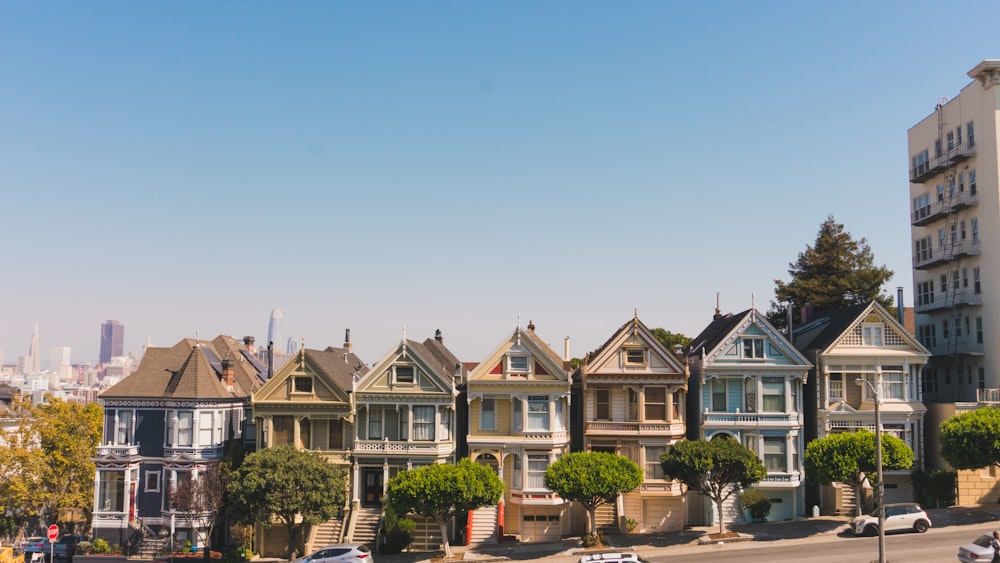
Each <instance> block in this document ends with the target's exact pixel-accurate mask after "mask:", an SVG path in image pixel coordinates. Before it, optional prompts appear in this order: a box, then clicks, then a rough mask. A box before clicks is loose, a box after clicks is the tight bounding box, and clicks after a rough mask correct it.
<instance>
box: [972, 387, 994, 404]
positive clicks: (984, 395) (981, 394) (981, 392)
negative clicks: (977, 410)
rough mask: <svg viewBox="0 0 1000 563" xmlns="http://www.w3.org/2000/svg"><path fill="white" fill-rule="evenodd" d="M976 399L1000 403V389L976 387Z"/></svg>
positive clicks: (982, 401) (983, 401) (981, 401)
mask: <svg viewBox="0 0 1000 563" xmlns="http://www.w3.org/2000/svg"><path fill="white" fill-rule="evenodd" d="M976 401H977V402H980V403H992V404H1000V389H976Z"/></svg>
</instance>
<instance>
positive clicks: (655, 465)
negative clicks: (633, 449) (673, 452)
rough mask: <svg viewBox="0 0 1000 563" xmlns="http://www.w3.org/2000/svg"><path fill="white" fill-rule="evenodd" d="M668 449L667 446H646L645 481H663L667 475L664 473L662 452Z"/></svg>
mask: <svg viewBox="0 0 1000 563" xmlns="http://www.w3.org/2000/svg"><path fill="white" fill-rule="evenodd" d="M665 451H667V447H666V446H646V447H645V448H644V451H643V455H644V456H645V457H646V459H645V467H644V468H643V480H644V481H663V480H665V479H666V478H667V477H666V476H665V475H664V474H663V465H662V464H661V463H660V454H662V453H664V452H665Z"/></svg>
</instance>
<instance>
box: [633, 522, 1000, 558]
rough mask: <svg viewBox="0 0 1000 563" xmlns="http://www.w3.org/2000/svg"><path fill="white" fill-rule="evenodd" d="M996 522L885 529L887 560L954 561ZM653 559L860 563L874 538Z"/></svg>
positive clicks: (753, 545) (718, 548)
mask: <svg viewBox="0 0 1000 563" xmlns="http://www.w3.org/2000/svg"><path fill="white" fill-rule="evenodd" d="M997 527H998V524H997V523H995V522H993V523H985V524H973V525H969V526H951V527H948V528H943V529H940V528H939V529H935V528H931V529H930V530H928V531H927V533H924V534H914V533H903V534H890V535H888V536H886V538H885V546H886V561H889V562H893V563H921V562H928V563H930V562H935V563H936V562H941V561H956V560H957V559H956V554H957V553H958V546H959V545H961V544H963V543H968V542H970V541H972V540H973V539H975V538H976V537H977V536H979V535H980V534H987V533H990V532H992V531H993V530H995V529H997ZM644 558H645V559H647V560H649V561H652V562H656V563H659V562H666V561H670V562H671V563H674V562H696V561H697V562H703V561H710V560H716V559H719V560H724V561H737V560H738V561H741V562H747V563H753V562H761V563H764V562H768V563H773V562H777V561H814V562H816V563H834V562H836V563H863V562H867V561H878V538H865V537H854V536H851V535H846V534H842V535H833V536H819V537H813V538H802V539H795V540H779V541H776V542H759V541H758V542H745V543H734V544H728V545H707V546H690V547H689V546H683V547H677V548H674V549H671V550H669V552H664V551H661V552H659V553H658V554H657V555H654V556H648V557H644Z"/></svg>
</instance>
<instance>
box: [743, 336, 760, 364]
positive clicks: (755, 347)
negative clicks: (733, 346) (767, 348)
mask: <svg viewBox="0 0 1000 563" xmlns="http://www.w3.org/2000/svg"><path fill="white" fill-rule="evenodd" d="M743 357H744V358H748V359H752V360H763V359H764V339H763V338H744V339H743Z"/></svg>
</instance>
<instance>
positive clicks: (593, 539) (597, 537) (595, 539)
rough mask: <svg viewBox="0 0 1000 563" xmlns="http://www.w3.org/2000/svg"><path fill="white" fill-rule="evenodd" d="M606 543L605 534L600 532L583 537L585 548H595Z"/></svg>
mask: <svg viewBox="0 0 1000 563" xmlns="http://www.w3.org/2000/svg"><path fill="white" fill-rule="evenodd" d="M603 543H604V532H602V531H600V530H598V531H597V532H595V533H593V534H587V535H585V536H583V547H594V546H598V545H601V544H603Z"/></svg>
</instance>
